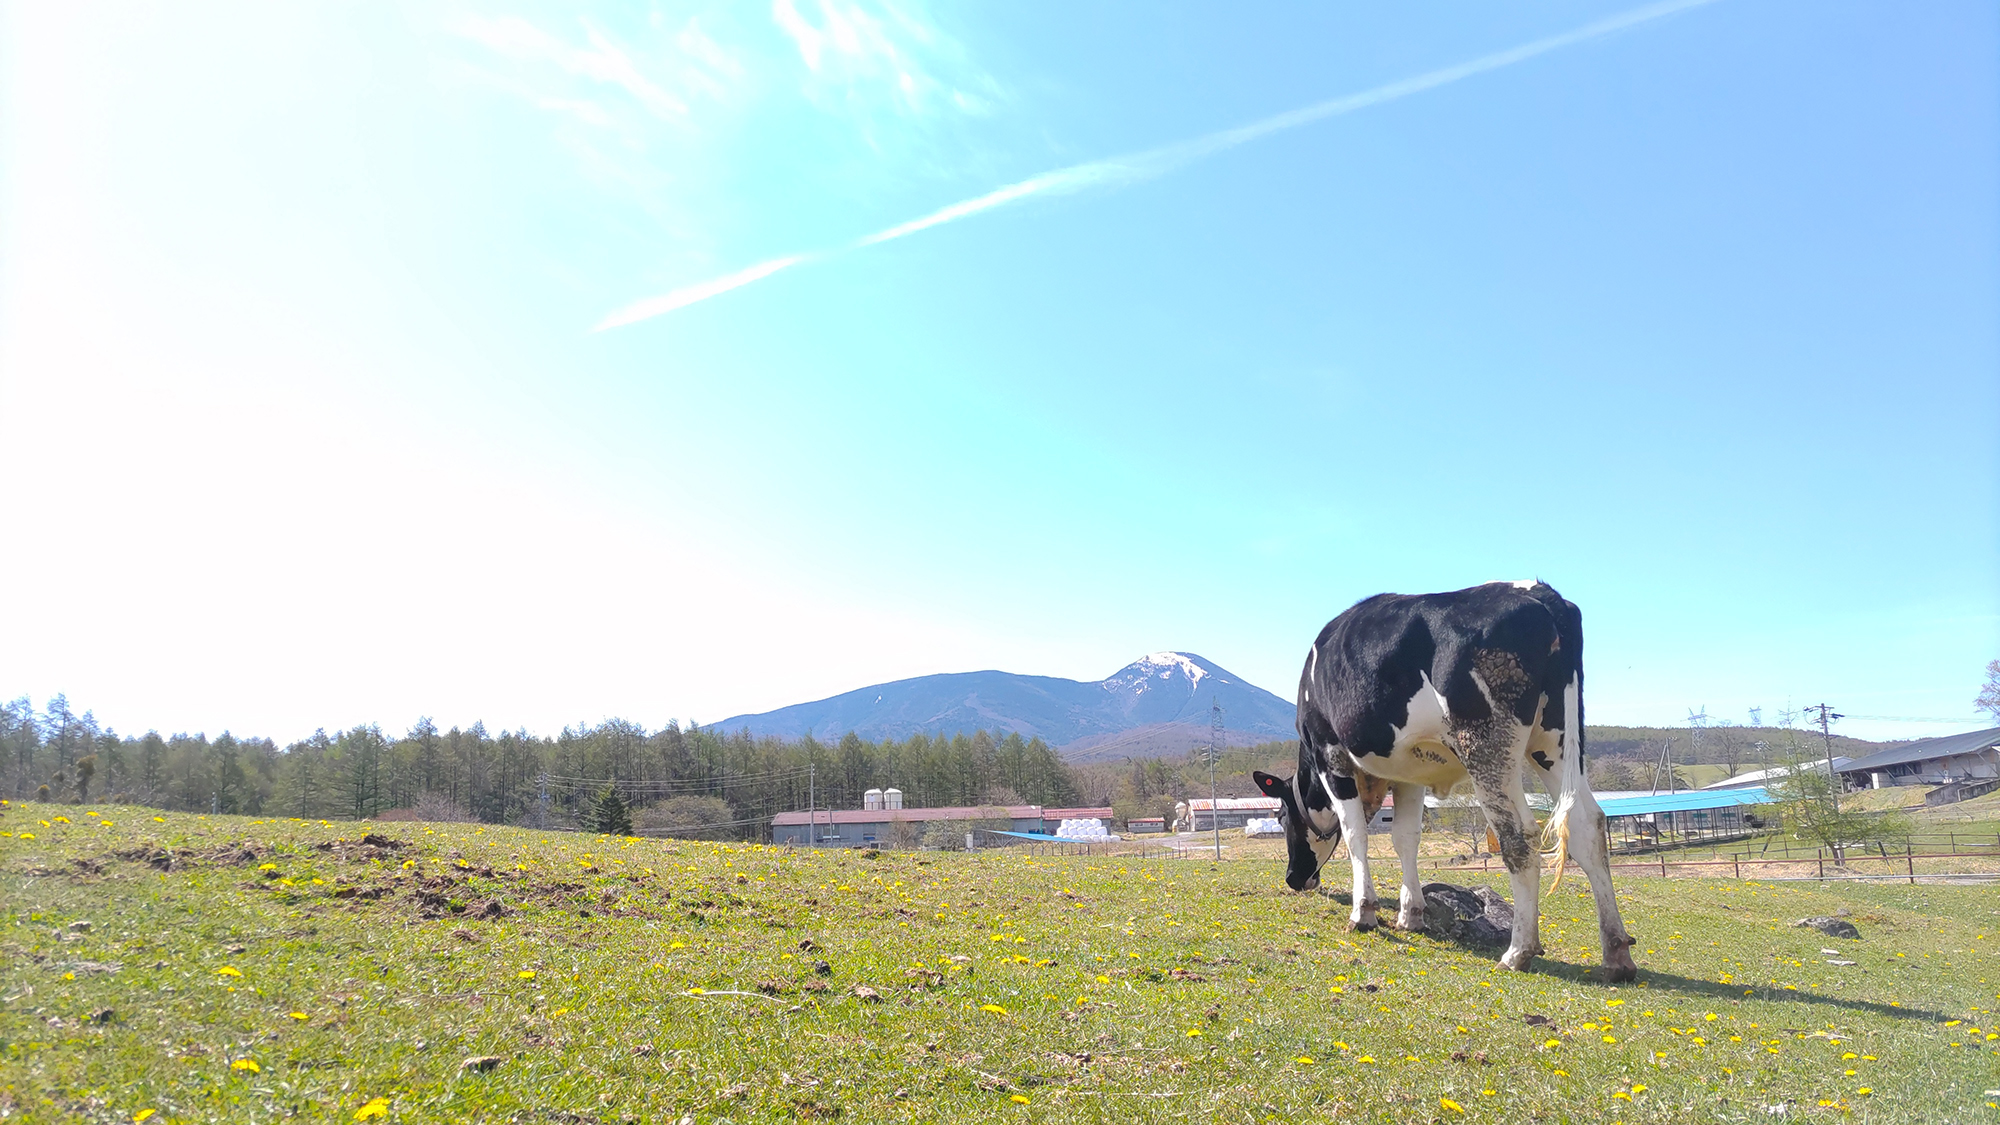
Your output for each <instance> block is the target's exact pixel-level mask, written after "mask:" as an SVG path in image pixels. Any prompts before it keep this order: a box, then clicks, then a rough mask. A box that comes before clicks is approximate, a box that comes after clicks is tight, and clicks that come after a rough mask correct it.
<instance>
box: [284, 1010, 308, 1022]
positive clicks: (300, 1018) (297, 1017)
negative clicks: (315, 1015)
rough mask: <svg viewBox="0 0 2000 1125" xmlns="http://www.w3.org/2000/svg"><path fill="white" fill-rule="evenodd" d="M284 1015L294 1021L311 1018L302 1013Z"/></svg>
mask: <svg viewBox="0 0 2000 1125" xmlns="http://www.w3.org/2000/svg"><path fill="white" fill-rule="evenodd" d="M285 1014H286V1015H288V1016H290V1017H292V1018H293V1019H295V1020H304V1019H311V1018H312V1017H311V1016H308V1015H306V1014H305V1013H304V1012H286V1013H285Z"/></svg>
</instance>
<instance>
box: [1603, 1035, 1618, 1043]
mask: <svg viewBox="0 0 2000 1125" xmlns="http://www.w3.org/2000/svg"><path fill="white" fill-rule="evenodd" d="M1604 1041H1605V1042H1606V1043H1616V1042H1618V1037H1617V1036H1616V1035H1607V1036H1605V1037H1604Z"/></svg>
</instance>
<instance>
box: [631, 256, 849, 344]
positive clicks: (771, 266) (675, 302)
mask: <svg viewBox="0 0 2000 1125" xmlns="http://www.w3.org/2000/svg"><path fill="white" fill-rule="evenodd" d="M810 257H812V255H811V254H793V255H792V256H791V257H789V258H773V259H771V260H770V261H768V262H759V263H757V264H756V265H754V266H751V267H750V268H749V269H747V270H737V271H736V272H735V273H732V274H729V275H727V276H724V277H718V278H714V279H712V280H709V281H702V282H697V283H695V284H693V285H683V286H681V287H680V288H679V289H676V290H674V291H672V292H671V293H662V294H660V295H659V296H657V297H648V298H646V299H645V300H643V301H634V302H632V303H631V304H629V305H626V306H625V307H624V308H622V309H619V310H618V311H617V312H614V313H612V314H611V315H610V316H607V317H605V318H604V319H603V320H600V321H598V322H597V327H595V328H593V329H591V331H592V332H602V331H604V330H605V329H607V328H622V327H623V326H625V325H627V324H636V323H638V322H639V321H642V320H651V319H652V318H653V317H656V316H658V315H660V314H661V313H669V312H672V311H674V310H675V309H678V308H681V307H682V306H684V305H692V304H694V303H695V302H696V301H706V300H708V299H709V298H710V297H713V296H715V295H716V294H717V293H727V292H729V291H730V290H731V289H734V288H736V287H737V286H739V285H748V284H750V283H751V282H753V281H761V280H763V279H764V278H767V277H769V276H771V275H772V274H774V273H777V272H778V271H779V270H781V269H785V268H787V267H789V266H796V265H798V264H799V263H800V262H803V261H805V260H806V259H807V258H810Z"/></svg>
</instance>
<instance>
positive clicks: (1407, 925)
mask: <svg viewBox="0 0 2000 1125" xmlns="http://www.w3.org/2000/svg"><path fill="white" fill-rule="evenodd" d="M1396 928H1397V929H1399V930H1402V931H1403V932H1405V933H1411V934H1417V933H1422V932H1423V930H1424V912H1423V911H1421V910H1418V911H1414V912H1412V911H1404V912H1403V913H1401V914H1398V915H1396Z"/></svg>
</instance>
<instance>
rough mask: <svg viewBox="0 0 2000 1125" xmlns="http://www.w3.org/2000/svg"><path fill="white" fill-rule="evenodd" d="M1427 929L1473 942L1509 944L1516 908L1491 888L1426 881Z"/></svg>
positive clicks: (1480, 943)
mask: <svg viewBox="0 0 2000 1125" xmlns="http://www.w3.org/2000/svg"><path fill="white" fill-rule="evenodd" d="M1423 890H1424V928H1425V929H1426V930H1427V931H1429V932H1430V933H1431V934H1432V935H1433V936H1435V937H1440V938H1447V939H1455V940H1458V941H1463V942H1466V943H1468V944H1472V945H1505V944H1507V942H1508V941H1509V940H1510V939H1511V938H1512V937H1513V931H1514V908H1513V907H1512V906H1511V905H1509V904H1508V902H1507V900H1506V899H1504V898H1502V897H1500V896H1499V895H1498V894H1496V893H1494V892H1493V890H1492V889H1491V888H1489V887H1459V886H1454V885H1452V884H1450V883H1425V884H1424V888H1423Z"/></svg>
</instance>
